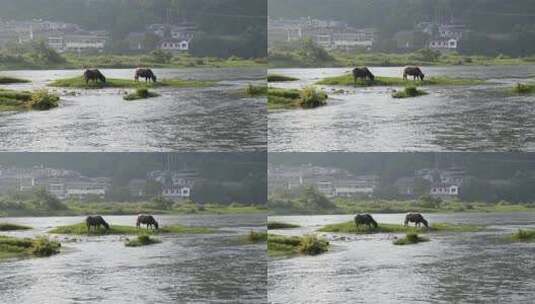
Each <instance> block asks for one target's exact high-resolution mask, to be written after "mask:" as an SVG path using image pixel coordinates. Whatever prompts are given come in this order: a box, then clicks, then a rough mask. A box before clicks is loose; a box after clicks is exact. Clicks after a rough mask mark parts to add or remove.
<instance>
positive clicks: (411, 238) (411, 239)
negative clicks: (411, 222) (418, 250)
mask: <svg viewBox="0 0 535 304" xmlns="http://www.w3.org/2000/svg"><path fill="white" fill-rule="evenodd" d="M421 242H429V239H428V238H425V237H421V236H419V235H418V234H416V233H407V234H406V235H405V237H404V238H400V239H397V240H395V241H394V242H393V243H394V245H412V244H418V243H421Z"/></svg>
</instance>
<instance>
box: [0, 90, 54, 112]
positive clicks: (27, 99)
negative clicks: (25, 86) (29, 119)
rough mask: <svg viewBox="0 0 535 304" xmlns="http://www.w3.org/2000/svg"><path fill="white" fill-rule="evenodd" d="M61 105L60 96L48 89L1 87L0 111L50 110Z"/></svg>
mask: <svg viewBox="0 0 535 304" xmlns="http://www.w3.org/2000/svg"><path fill="white" fill-rule="evenodd" d="M58 106H59V97H58V96H56V95H54V94H50V93H49V92H48V91H47V90H39V91H35V92H29V91H15V90H6V89H0V111H27V110H49V109H52V108H55V107H58Z"/></svg>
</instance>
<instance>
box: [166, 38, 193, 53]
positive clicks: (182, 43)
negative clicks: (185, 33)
mask: <svg viewBox="0 0 535 304" xmlns="http://www.w3.org/2000/svg"><path fill="white" fill-rule="evenodd" d="M160 49H161V50H164V51H169V52H185V51H188V50H189V40H185V39H183V40H181V39H175V38H169V39H164V40H162V41H160Z"/></svg>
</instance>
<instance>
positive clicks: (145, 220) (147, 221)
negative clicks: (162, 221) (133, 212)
mask: <svg viewBox="0 0 535 304" xmlns="http://www.w3.org/2000/svg"><path fill="white" fill-rule="evenodd" d="M141 224H143V225H147V229H149V227H150V228H155V229H156V230H158V222H157V221H156V220H155V219H154V217H153V216H152V215H138V217H137V221H136V227H137V228H139V226H140V225H141Z"/></svg>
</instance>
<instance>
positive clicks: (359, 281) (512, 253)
mask: <svg viewBox="0 0 535 304" xmlns="http://www.w3.org/2000/svg"><path fill="white" fill-rule="evenodd" d="M374 217H375V219H376V220H377V221H378V222H382V223H401V221H402V220H403V217H404V215H403V214H374ZM426 217H427V218H428V219H429V220H430V222H431V223H433V222H447V223H471V224H479V225H488V226H487V227H486V229H484V230H483V231H480V232H471V233H440V234H431V235H430V238H431V241H430V242H426V243H420V244H417V245H409V246H395V245H393V244H392V239H393V236H394V235H391V234H375V235H361V236H356V235H351V236H349V239H347V240H340V238H339V236H341V235H340V234H323V235H324V236H325V237H327V238H329V239H331V249H330V252H328V253H325V254H323V255H319V256H313V257H310V256H303V257H296V258H290V259H270V260H269V262H268V265H269V266H268V293H269V294H268V297H269V303H273V304H274V303H281V304H282V303H295V304H297V303H307V304H310V303H533V290H535V276H534V275H533V273H534V271H535V259H533V256H534V255H535V244H534V243H531V244H530V243H511V242H508V241H506V240H505V239H504V238H505V237H506V236H508V235H510V233H512V232H514V231H516V230H517V229H519V228H535V214H534V213H510V214H433V215H426ZM351 219H352V216H350V215H326V216H280V217H270V221H281V222H286V223H294V224H299V225H301V228H298V229H292V230H277V231H270V233H277V234H289V235H292V234H295V235H301V234H304V233H310V232H313V231H315V230H317V229H318V228H320V227H321V226H323V225H325V224H332V223H339V222H344V221H350V220H351Z"/></svg>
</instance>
